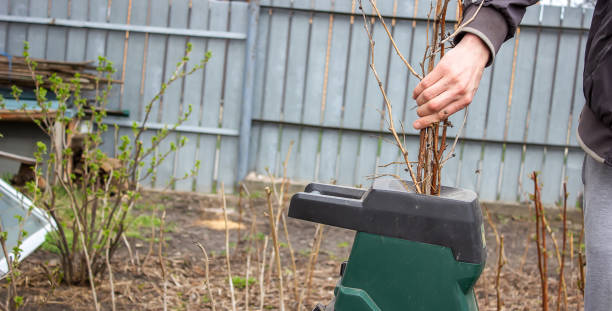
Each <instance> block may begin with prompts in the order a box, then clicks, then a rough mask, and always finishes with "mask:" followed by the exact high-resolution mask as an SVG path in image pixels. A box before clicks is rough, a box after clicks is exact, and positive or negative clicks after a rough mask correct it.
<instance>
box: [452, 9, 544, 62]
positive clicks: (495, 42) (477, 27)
mask: <svg viewBox="0 0 612 311" xmlns="http://www.w3.org/2000/svg"><path fill="white" fill-rule="evenodd" d="M483 1H484V4H483V5H482V7H481V8H480V11H478V14H477V15H476V17H475V18H474V20H473V21H472V22H470V23H469V24H466V25H465V26H464V27H463V30H462V31H461V32H460V33H459V34H458V35H457V37H455V39H454V41H455V43H458V42H459V41H461V38H463V35H465V34H466V33H472V34H474V35H477V36H478V37H480V39H481V40H482V41H483V42H484V43H485V44H486V45H487V47H488V48H489V50H490V51H491V58H490V59H489V62H488V64H487V66H489V65H490V64H491V63H493V59H494V58H495V54H496V53H497V51H499V48H500V47H501V45H502V43H504V42H505V41H506V40H508V39H510V38H512V37H513V36H514V33H515V32H516V27H517V26H518V24H519V23H520V22H521V19H523V15H525V10H526V8H527V7H528V6H530V5H532V4H535V3H537V2H538V0H483ZM479 5H480V1H478V0H475V1H474V2H472V0H465V1H464V7H463V21H464V23H465V22H467V21H469V20H470V18H471V17H472V16H474V14H475V13H476V11H477V9H478V6H479Z"/></svg>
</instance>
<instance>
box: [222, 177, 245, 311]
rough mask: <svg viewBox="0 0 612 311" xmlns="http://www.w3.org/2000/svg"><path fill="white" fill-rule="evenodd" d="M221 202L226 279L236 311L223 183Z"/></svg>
mask: <svg viewBox="0 0 612 311" xmlns="http://www.w3.org/2000/svg"><path fill="white" fill-rule="evenodd" d="M221 200H222V205H221V206H222V207H223V220H224V222H225V260H226V264H227V277H228V280H229V288H230V297H231V298H232V311H236V295H235V294H234V281H233V279H232V267H231V265H230V247H229V227H228V226H227V202H226V200H225V187H224V186H223V183H221ZM247 282H248V280H247Z"/></svg>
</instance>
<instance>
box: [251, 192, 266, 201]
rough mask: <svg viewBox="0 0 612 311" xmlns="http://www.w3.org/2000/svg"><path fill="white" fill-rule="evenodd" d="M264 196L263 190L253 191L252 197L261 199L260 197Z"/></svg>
mask: <svg viewBox="0 0 612 311" xmlns="http://www.w3.org/2000/svg"><path fill="white" fill-rule="evenodd" d="M263 197H264V195H263V192H261V191H254V192H251V199H260V198H263Z"/></svg>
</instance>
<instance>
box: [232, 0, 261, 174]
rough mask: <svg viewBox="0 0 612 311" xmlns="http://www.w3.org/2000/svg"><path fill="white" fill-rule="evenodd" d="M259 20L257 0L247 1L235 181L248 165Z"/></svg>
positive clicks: (245, 170)
mask: <svg viewBox="0 0 612 311" xmlns="http://www.w3.org/2000/svg"><path fill="white" fill-rule="evenodd" d="M258 22H259V0H251V1H250V2H249V24H248V29H247V39H246V61H245V70H244V86H243V88H242V115H241V119H240V140H239V141H240V145H239V147H238V174H237V178H238V180H237V181H240V180H242V179H244V177H245V176H246V174H247V170H248V165H249V144H250V141H251V122H252V121H251V117H252V114H253V92H254V84H255V59H256V58H255V57H256V52H257V24H258Z"/></svg>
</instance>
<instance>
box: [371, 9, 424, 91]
mask: <svg viewBox="0 0 612 311" xmlns="http://www.w3.org/2000/svg"><path fill="white" fill-rule="evenodd" d="M370 4H371V5H372V8H373V9H374V11H375V12H376V15H377V16H378V19H379V20H380V22H381V24H382V25H383V27H384V28H385V31H386V32H387V36H388V37H389V40H391V44H392V45H393V49H395V53H397V56H399V57H400V58H401V59H402V61H403V62H404V65H406V68H408V70H410V73H412V75H414V76H415V77H416V78H417V79H419V80H423V77H421V76H420V75H419V74H418V73H417V72H416V71H415V70H414V68H412V66H411V65H410V63H408V61H407V60H406V58H405V57H404V55H402V52H400V50H399V48H398V47H397V44H395V40H394V39H393V35H392V34H391V32H390V31H389V28H388V27H387V23H385V20H384V19H383V17H382V15H381V14H380V11H378V7H377V6H376V0H370ZM359 6H360V8H361V0H360V1H359ZM362 11H363V9H362Z"/></svg>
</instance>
